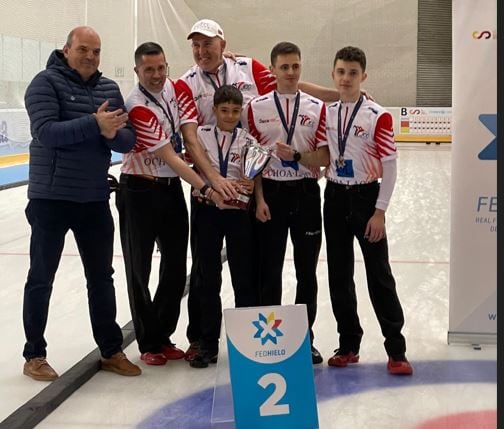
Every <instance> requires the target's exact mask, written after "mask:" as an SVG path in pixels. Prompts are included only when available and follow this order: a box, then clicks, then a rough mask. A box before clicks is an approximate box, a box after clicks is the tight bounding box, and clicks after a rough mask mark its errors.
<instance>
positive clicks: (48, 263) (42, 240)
mask: <svg viewBox="0 0 504 429" xmlns="http://www.w3.org/2000/svg"><path fill="white" fill-rule="evenodd" d="M25 213H26V218H27V219H28V222H29V223H30V226H31V231H32V232H31V240H30V270H29V272H28V279H27V281H26V284H25V289H24V303H23V323H24V329H25V335H26V344H25V347H24V351H23V356H24V357H25V358H26V359H31V358H34V357H40V356H44V357H45V356H46V346H47V343H46V341H45V338H44V331H45V328H46V324H47V314H48V308H49V299H50V297H51V292H52V285H53V281H54V276H55V274H56V270H57V269H58V265H59V261H60V259H61V253H62V251H63V246H64V244H65V235H66V233H67V232H68V230H69V229H70V230H72V232H73V234H74V237H75V241H76V242H77V246H78V249H79V254H80V256H81V260H82V264H83V266H84V273H85V276H86V280H87V289H88V305H89V313H90V316H91V325H92V329H93V337H94V339H95V341H96V343H97V344H98V347H99V349H100V352H101V354H102V356H103V357H104V358H109V357H110V356H112V355H113V354H114V353H116V352H118V351H121V345H122V333H121V328H120V327H119V325H118V324H117V323H116V321H115V318H116V301H115V289H114V284H113V280H112V274H113V272H114V270H113V269H112V256H113V244H114V223H113V219H112V214H111V213H110V206H109V203H108V201H100V202H89V203H75V202H71V201H60V200H45V199H32V200H30V201H29V203H28V206H27V207H26V210H25Z"/></svg>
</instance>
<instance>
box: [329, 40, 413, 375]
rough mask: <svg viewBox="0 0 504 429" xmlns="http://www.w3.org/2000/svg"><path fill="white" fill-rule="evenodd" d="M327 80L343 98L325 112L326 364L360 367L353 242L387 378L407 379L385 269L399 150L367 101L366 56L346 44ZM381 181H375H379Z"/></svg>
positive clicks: (396, 308)
mask: <svg viewBox="0 0 504 429" xmlns="http://www.w3.org/2000/svg"><path fill="white" fill-rule="evenodd" d="M332 77H333V80H334V83H335V85H336V87H337V88H338V89H339V91H340V94H341V100H340V101H339V102H338V103H335V104H333V105H331V106H329V107H328V108H327V140H328V142H329V150H330V154H331V159H330V164H329V167H328V168H327V170H326V177H327V185H326V189H325V195H324V199H325V201H324V229H325V235H326V244H327V265H328V271H329V289H330V293H331V303H332V309H333V313H334V316H335V318H336V321H337V324H338V333H339V348H338V349H337V350H336V351H335V354H334V356H332V357H331V358H330V359H329V365H330V366H335V367H346V366H347V365H348V364H349V363H356V362H358V361H359V348H360V343H361V338H362V335H363V330H362V327H361V325H360V323H359V316H358V314H357V300H356V294H355V283H354V279H353V273H354V237H355V238H357V240H358V242H359V245H360V248H361V250H362V254H363V257H364V265H365V268H366V277H367V283H368V290H369V295H370V297H371V302H372V304H373V308H374V311H375V314H376V316H377V318H378V322H379V324H380V327H381V331H382V334H383V336H384V337H385V343H384V345H385V350H386V352H387V355H388V357H389V360H388V365H387V368H388V371H389V372H390V373H391V374H397V375H410V374H412V373H413V369H412V367H411V365H410V363H409V362H408V360H407V359H406V355H405V353H406V340H405V338H404V336H403V335H402V334H401V329H402V327H403V325H404V315H403V311H402V308H401V304H400V302H399V298H398V296H397V292H396V284H395V280H394V277H393V275H392V270H391V268H390V263H389V257H388V243H387V236H386V229H385V211H386V210H387V208H388V206H389V202H390V198H391V196H392V192H393V190H394V186H395V182H396V176H397V165H396V164H397V149H396V144H395V141H394V132H393V126H392V115H391V114H390V113H389V112H387V111H386V110H385V109H384V108H383V107H382V106H380V105H378V104H377V103H375V102H373V101H370V100H368V99H366V98H365V97H364V96H363V95H362V94H361V91H360V85H361V83H362V82H364V81H365V80H366V77H367V75H366V56H365V54H364V52H363V51H362V50H361V49H359V48H355V47H352V46H348V47H345V48H343V49H341V50H339V51H338V52H337V53H336V57H335V59H334V66H333V71H332ZM379 179H381V182H379Z"/></svg>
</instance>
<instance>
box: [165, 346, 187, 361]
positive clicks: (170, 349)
mask: <svg viewBox="0 0 504 429" xmlns="http://www.w3.org/2000/svg"><path fill="white" fill-rule="evenodd" d="M163 354H164V356H165V357H166V359H168V360H177V359H182V358H183V357H185V353H184V351H183V350H180V349H179V348H177V347H175V344H168V345H167V346H163Z"/></svg>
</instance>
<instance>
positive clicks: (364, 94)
mask: <svg viewBox="0 0 504 429" xmlns="http://www.w3.org/2000/svg"><path fill="white" fill-rule="evenodd" d="M360 93H361V94H362V95H363V96H364V97H366V98H367V99H368V100H371V101H375V99H374V98H373V96H372V95H371V94H370V93H369V92H367V91H366V90H365V89H361V91H360Z"/></svg>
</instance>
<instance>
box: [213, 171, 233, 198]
mask: <svg viewBox="0 0 504 429" xmlns="http://www.w3.org/2000/svg"><path fill="white" fill-rule="evenodd" d="M209 180H210V183H211V185H212V188H214V189H215V190H216V191H217V192H218V193H219V194H221V195H222V196H223V197H224V199H225V200H235V199H237V198H238V192H237V191H236V189H235V185H234V182H233V181H231V180H228V179H225V178H224V177H222V176H221V175H220V174H215V175H213V177H211V178H209Z"/></svg>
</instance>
